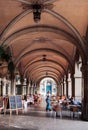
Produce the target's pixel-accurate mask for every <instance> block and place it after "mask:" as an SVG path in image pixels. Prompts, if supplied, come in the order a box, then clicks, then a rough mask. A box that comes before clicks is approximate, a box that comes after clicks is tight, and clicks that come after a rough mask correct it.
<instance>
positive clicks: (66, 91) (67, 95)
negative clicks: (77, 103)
mask: <svg viewBox="0 0 88 130" xmlns="http://www.w3.org/2000/svg"><path fill="white" fill-rule="evenodd" d="M66 96H67V98H68V75H66Z"/></svg>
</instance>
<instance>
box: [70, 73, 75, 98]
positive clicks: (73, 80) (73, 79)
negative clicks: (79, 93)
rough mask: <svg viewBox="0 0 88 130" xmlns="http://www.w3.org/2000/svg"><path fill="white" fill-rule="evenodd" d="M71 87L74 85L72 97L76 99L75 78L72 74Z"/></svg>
mask: <svg viewBox="0 0 88 130" xmlns="http://www.w3.org/2000/svg"><path fill="white" fill-rule="evenodd" d="M71 85H72V97H74V98H75V78H74V74H71Z"/></svg>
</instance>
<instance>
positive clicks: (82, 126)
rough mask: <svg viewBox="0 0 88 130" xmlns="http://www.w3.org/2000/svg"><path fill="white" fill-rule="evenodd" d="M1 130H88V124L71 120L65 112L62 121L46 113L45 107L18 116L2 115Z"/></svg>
mask: <svg viewBox="0 0 88 130" xmlns="http://www.w3.org/2000/svg"><path fill="white" fill-rule="evenodd" d="M0 130H88V122H84V121H81V120H80V119H78V118H76V117H75V118H74V119H73V118H71V117H70V115H69V113H67V112H66V111H63V117H62V119H61V118H60V117H57V118H56V117H54V116H52V112H46V111H45V108H44V107H39V106H35V107H28V109H27V110H25V112H24V113H22V112H19V114H18V115H16V114H15V112H13V114H12V115H11V116H10V115H9V113H7V114H6V115H4V114H0Z"/></svg>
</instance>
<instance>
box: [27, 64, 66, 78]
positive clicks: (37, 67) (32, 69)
mask: <svg viewBox="0 0 88 130" xmlns="http://www.w3.org/2000/svg"><path fill="white" fill-rule="evenodd" d="M42 67H48V68H51V69H52V68H53V69H55V70H56V71H58V72H59V73H60V75H61V76H63V74H62V72H61V71H60V70H59V69H58V68H56V67H54V66H52V65H46V66H45V65H39V66H36V67H34V68H33V67H32V68H31V70H29V71H30V72H29V73H32V72H33V71H35V70H37V69H39V68H40V69H41V68H42Z"/></svg>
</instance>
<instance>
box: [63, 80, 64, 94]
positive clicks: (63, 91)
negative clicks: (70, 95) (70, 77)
mask: <svg viewBox="0 0 88 130" xmlns="http://www.w3.org/2000/svg"><path fill="white" fill-rule="evenodd" d="M63 95H64V78H63Z"/></svg>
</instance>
